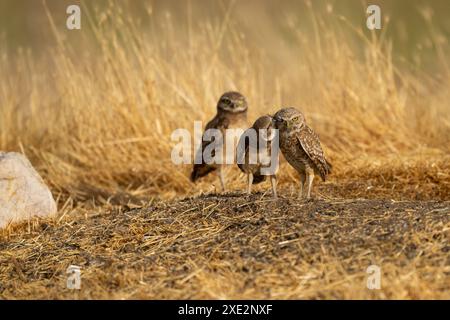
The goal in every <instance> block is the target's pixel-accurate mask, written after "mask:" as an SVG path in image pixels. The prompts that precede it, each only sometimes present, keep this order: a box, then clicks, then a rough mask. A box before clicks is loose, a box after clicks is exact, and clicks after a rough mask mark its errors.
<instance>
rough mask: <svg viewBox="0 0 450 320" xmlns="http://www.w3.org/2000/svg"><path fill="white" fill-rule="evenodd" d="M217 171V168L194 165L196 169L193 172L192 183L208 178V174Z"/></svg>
mask: <svg viewBox="0 0 450 320" xmlns="http://www.w3.org/2000/svg"><path fill="white" fill-rule="evenodd" d="M214 170H216V168H215V167H212V166H209V165H207V164H204V163H202V164H194V169H193V170H192V173H191V181H192V182H195V181H197V180H198V179H200V178H201V177H204V176H206V175H207V174H208V173H210V172H212V171H214Z"/></svg>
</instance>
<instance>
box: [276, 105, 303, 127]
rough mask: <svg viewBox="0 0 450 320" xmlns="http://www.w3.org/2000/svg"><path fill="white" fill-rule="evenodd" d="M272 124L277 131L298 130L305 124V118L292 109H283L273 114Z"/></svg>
mask: <svg viewBox="0 0 450 320" xmlns="http://www.w3.org/2000/svg"><path fill="white" fill-rule="evenodd" d="M273 124H274V126H275V128H277V129H279V130H295V129H300V128H301V127H302V126H303V125H304V124H305V116H304V115H303V113H301V112H300V111H298V110H297V109H295V108H293V107H290V108H284V109H281V110H279V111H278V112H277V113H275V115H274V116H273Z"/></svg>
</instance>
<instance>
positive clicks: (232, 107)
mask: <svg viewBox="0 0 450 320" xmlns="http://www.w3.org/2000/svg"><path fill="white" fill-rule="evenodd" d="M246 125H247V102H246V100H245V97H244V96H243V95H242V94H240V93H239V92H226V93H224V94H223V95H222V96H221V97H220V99H219V102H218V103H217V114H216V116H215V117H214V118H213V119H212V120H211V121H210V122H208V123H207V125H206V127H205V131H206V130H208V129H218V130H220V131H221V132H222V134H223V136H225V130H227V129H237V128H243V127H244V126H246ZM250 129H254V130H255V131H256V132H258V131H259V130H261V129H265V130H267V131H269V132H270V131H271V130H272V129H278V139H279V140H278V142H279V148H280V149H281V152H282V153H283V155H284V157H285V158H286V160H287V162H288V163H289V164H290V165H291V166H292V167H294V169H296V170H297V171H298V172H299V174H300V182H301V183H300V193H299V197H303V189H304V185H305V183H306V186H307V188H308V189H307V193H306V197H307V198H310V197H311V187H312V182H313V179H314V175H315V174H318V175H319V176H320V177H321V178H322V180H325V178H326V176H327V175H328V174H329V173H330V171H331V164H330V163H329V162H328V161H327V160H326V159H325V156H324V153H323V151H322V147H321V146H320V141H319V137H318V136H317V134H316V133H315V132H314V131H313V130H312V129H311V128H310V127H308V126H307V125H306V122H305V118H304V116H303V114H302V113H301V112H300V111H298V110H297V109H295V108H292V107H291V108H284V109H281V110H279V111H278V112H276V113H275V114H274V115H273V116H270V115H264V116H262V117H260V118H258V119H257V120H256V121H255V123H254V124H253V126H252V128H250ZM273 136H274V135H272V136H271V137H270V136H268V135H266V137H267V139H268V140H271V139H272V138H273ZM244 137H246V135H245V134H244V135H243V136H242V138H241V141H240V142H239V144H241V143H242V142H244V143H243V145H244V148H243V149H241V152H239V151H238V155H237V156H238V158H241V160H242V159H243V161H241V162H238V166H239V168H240V169H241V171H242V172H244V173H246V174H247V176H248V193H251V186H252V184H256V183H260V182H262V181H264V180H265V177H266V176H265V175H263V174H262V172H261V171H262V169H263V168H264V166H265V165H267V163H265V164H262V163H261V161H257V162H256V163H254V162H249V161H248V160H249V156H248V155H249V150H250V148H249V144H248V142H245V141H242V139H245V138H244ZM257 137H258V139H261V135H258V136H257ZM211 143H215V140H213V141H204V139H202V145H201V147H200V149H199V150H198V152H202V153H203V150H204V149H205V148H206V147H207V146H208V145H210V144H211ZM259 145H260V144H259V143H258V144H257V146H259ZM264 145H265V146H266V148H268V150H267V151H268V154H270V152H271V150H270V148H271V146H272V144H271V143H266V144H264ZM210 147H211V146H210ZM238 149H239V148H238ZM222 150H223V149H222ZM216 169H219V177H220V182H221V185H222V189H223V190H225V177H224V171H223V165H222V164H206V163H204V162H203V161H202V163H200V164H194V169H193V171H192V174H191V180H192V181H193V182H195V181H196V180H197V179H199V178H201V177H203V176H205V175H207V174H208V173H210V172H212V171H214V170H216ZM270 181H271V184H272V192H273V195H274V197H275V198H276V197H277V190H276V170H275V171H274V172H271V174H270Z"/></svg>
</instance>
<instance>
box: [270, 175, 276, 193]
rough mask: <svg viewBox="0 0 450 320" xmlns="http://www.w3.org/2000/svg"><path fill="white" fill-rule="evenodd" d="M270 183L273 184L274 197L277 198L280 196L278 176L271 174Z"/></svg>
mask: <svg viewBox="0 0 450 320" xmlns="http://www.w3.org/2000/svg"><path fill="white" fill-rule="evenodd" d="M270 184H271V185H272V194H273V197H274V198H275V199H277V198H278V196H277V177H276V176H275V175H273V176H270Z"/></svg>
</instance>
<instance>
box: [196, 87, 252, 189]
mask: <svg viewBox="0 0 450 320" xmlns="http://www.w3.org/2000/svg"><path fill="white" fill-rule="evenodd" d="M247 109H248V105H247V100H246V99H245V97H244V96H243V95H242V94H241V93H239V92H236V91H231V92H225V93H224V94H223V95H222V96H221V97H220V99H219V101H218V102H217V113H216V115H215V117H214V118H213V119H212V120H211V121H209V122H208V123H207V124H206V127H205V131H204V132H203V135H202V144H201V146H200V148H199V150H198V151H197V152H201V153H202V154H203V152H204V151H205V149H206V148H208V149H210V150H219V152H221V153H222V155H223V159H225V155H226V153H227V150H226V149H225V146H224V144H225V139H226V138H225V135H226V130H228V129H241V130H242V131H243V130H244V129H245V128H246V127H247ZM208 129H218V130H220V132H221V133H222V137H223V139H222V140H221V141H216V139H214V138H213V139H207V138H205V136H206V132H207V130H208ZM208 140H211V141H208ZM234 149H235V146H234V147H233V150H232V152H233V153H234V151H235V150H234ZM229 151H230V150H228V152H229ZM214 155H215V151H214V154H212V156H214ZM200 158H201V159H202V162H201V163H199V164H194V168H193V170H192V173H191V181H192V182H196V181H197V180H198V179H200V178H202V177H204V176H206V175H208V174H209V173H210V172H213V171H216V170H217V171H218V172H219V178H220V184H221V187H222V191H225V174H224V166H225V164H215V163H205V161H204V160H203V157H200Z"/></svg>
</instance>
